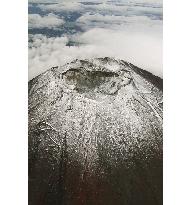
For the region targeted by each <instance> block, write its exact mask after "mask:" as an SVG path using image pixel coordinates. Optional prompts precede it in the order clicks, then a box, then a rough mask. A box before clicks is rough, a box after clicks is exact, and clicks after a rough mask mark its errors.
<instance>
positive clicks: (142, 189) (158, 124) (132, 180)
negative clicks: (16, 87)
mask: <svg viewBox="0 0 190 205" xmlns="http://www.w3.org/2000/svg"><path fill="white" fill-rule="evenodd" d="M162 85H163V82H162V79H161V78H159V77H156V76H154V75H153V74H151V73H149V72H147V71H144V70H142V69H140V68H138V67H136V66H134V65H132V64H131V63H128V62H125V61H122V60H115V59H112V58H108V57H106V58H95V59H88V60H75V61H72V62H71V63H68V64H65V65H63V66H58V67H53V68H51V69H49V70H47V71H46V72H44V73H42V74H40V75H39V76H37V77H35V78H34V79H32V80H31V81H29V86H28V88H29V103H28V113H29V136H28V138H29V148H28V152H29V205H161V204H162V136H163V130H162V115H163V103H162V102H163V101H162V98H163V92H162Z"/></svg>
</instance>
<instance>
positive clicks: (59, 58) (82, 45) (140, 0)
mask: <svg viewBox="0 0 190 205" xmlns="http://www.w3.org/2000/svg"><path fill="white" fill-rule="evenodd" d="M29 1H31V0H29ZM42 1H43V0H41V2H42ZM58 1H59V0H58ZM82 1H83V0H70V1H69V0H64V1H63V0H60V1H59V3H58V4H40V5H39V7H40V8H41V9H42V10H44V11H47V12H70V11H72V12H81V14H82V15H81V16H80V17H79V18H78V19H77V21H76V24H77V26H79V27H82V29H83V30H84V31H85V32H84V33H78V34H77V35H75V36H64V37H51V38H47V37H46V36H44V35H41V34H38V35H33V36H30V39H32V40H33V42H32V43H29V79H32V78H33V77H35V76H37V75H38V74H40V73H41V72H43V71H45V70H47V69H49V68H51V67H52V66H57V65H58V66H59V65H63V64H65V63H67V62H70V61H72V60H74V59H76V58H78V59H85V58H95V57H107V56H108V57H114V58H119V59H123V60H126V61H128V62H131V63H133V64H134V65H136V66H139V67H141V68H143V69H146V70H148V71H150V72H152V73H153V74H155V75H158V76H160V77H162V20H160V19H159V16H162V0H118V1H117V4H113V3H111V2H109V1H99V2H101V3H102V4H97V5H84V4H81V3H80V2H82ZM88 1H92V2H97V1H95V0H88ZM49 2H53V0H49ZM86 2H87V1H86ZM146 14H150V16H149V15H146ZM151 14H152V15H151ZM63 24H64V20H63V19H60V17H59V16H57V15H55V14H52V13H50V14H48V15H47V16H44V17H42V16H40V15H38V14H32V15H29V27H30V28H45V27H47V28H53V29H57V28H58V27H59V26H61V25H63ZM68 35H69V34H68ZM69 39H71V40H72V41H74V42H78V43H79V46H70V47H69V46H66V45H67V44H68V42H69Z"/></svg>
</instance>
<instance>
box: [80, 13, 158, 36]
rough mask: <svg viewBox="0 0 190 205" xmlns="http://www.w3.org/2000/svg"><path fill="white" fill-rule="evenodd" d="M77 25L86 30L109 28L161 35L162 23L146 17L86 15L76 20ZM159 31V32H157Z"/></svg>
mask: <svg viewBox="0 0 190 205" xmlns="http://www.w3.org/2000/svg"><path fill="white" fill-rule="evenodd" d="M77 23H78V25H80V26H81V27H83V28H84V29H86V30H88V29H89V28H96V27H97V28H111V29H115V30H116V29H120V30H124V29H126V30H133V31H142V30H144V31H145V30H146V31H150V32H151V31H154V30H155V33H161V28H162V21H161V20H152V19H151V18H149V17H147V16H134V15H132V16H115V15H102V14H98V13H97V14H90V13H86V14H84V15H82V16H81V17H80V18H78V19H77ZM159 29H160V30H159Z"/></svg>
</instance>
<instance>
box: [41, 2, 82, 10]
mask: <svg viewBox="0 0 190 205" xmlns="http://www.w3.org/2000/svg"><path fill="white" fill-rule="evenodd" d="M38 7H39V8H40V9H41V10H43V11H51V12H62V11H65V12H66V11H80V10H82V9H83V5H82V4H81V3H78V2H72V1H71V2H65V3H58V4H40V5H39V6H38Z"/></svg>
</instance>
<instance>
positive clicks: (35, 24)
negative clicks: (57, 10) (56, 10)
mask: <svg viewBox="0 0 190 205" xmlns="http://www.w3.org/2000/svg"><path fill="white" fill-rule="evenodd" d="M64 23H65V21H64V20H63V19H61V18H60V17H59V16H57V15H55V14H52V13H49V14H48V15H46V16H40V15H39V14H29V15H28V27H29V28H30V29H31V28H56V27H59V26H62V25H63V24H64Z"/></svg>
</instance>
